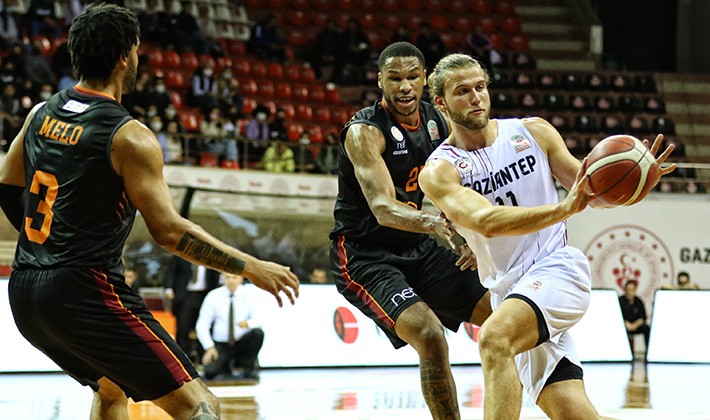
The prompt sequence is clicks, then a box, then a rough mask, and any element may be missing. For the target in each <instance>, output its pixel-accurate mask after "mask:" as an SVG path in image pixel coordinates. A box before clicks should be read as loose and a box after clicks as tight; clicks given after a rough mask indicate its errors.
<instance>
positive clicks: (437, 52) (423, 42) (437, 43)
mask: <svg viewBox="0 0 710 420" xmlns="http://www.w3.org/2000/svg"><path fill="white" fill-rule="evenodd" d="M415 45H416V46H417V48H419V50H420V51H421V52H422V54H423V55H424V61H425V62H426V63H428V64H427V72H429V71H431V70H432V69H433V68H434V66H435V65H436V63H438V62H439V60H441V58H442V57H444V56H445V55H446V44H444V40H443V39H442V38H441V35H439V34H438V33H437V32H435V31H432V30H431V25H430V24H429V22H426V21H424V22H422V23H421V24H420V25H419V33H418V34H417V39H416V43H415ZM370 105H372V104H370ZM368 106H369V105H368Z"/></svg>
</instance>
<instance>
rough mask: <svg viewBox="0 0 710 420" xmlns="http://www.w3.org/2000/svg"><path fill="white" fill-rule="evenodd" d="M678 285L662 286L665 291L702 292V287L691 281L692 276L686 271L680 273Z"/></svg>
mask: <svg viewBox="0 0 710 420" xmlns="http://www.w3.org/2000/svg"><path fill="white" fill-rule="evenodd" d="M677 280H678V284H664V285H663V286H661V289H663V290H700V286H698V284H697V283H693V282H691V281H690V274H688V272H686V271H681V272H679V273H678V277H677Z"/></svg>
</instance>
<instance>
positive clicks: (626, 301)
mask: <svg viewBox="0 0 710 420" xmlns="http://www.w3.org/2000/svg"><path fill="white" fill-rule="evenodd" d="M637 287H638V283H637V282H636V280H628V281H627V282H626V283H625V284H624V294H623V295H621V296H619V305H620V306H621V315H622V316H623V318H624V325H625V326H626V333H627V334H628V336H629V343H630V344H631V343H633V336H634V335H636V334H643V339H644V342H645V343H646V350H648V338H649V335H650V333H651V329H650V328H649V326H648V324H646V306H645V304H644V302H643V300H641V298H640V297H638V296H637V295H636V289H637ZM632 350H633V348H632ZM644 359H645V357H644Z"/></svg>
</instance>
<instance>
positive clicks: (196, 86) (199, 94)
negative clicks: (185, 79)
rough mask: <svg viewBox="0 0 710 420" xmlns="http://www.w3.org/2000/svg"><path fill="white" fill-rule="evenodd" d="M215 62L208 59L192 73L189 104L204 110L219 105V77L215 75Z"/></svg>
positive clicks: (188, 96) (188, 97) (188, 95)
mask: <svg viewBox="0 0 710 420" xmlns="http://www.w3.org/2000/svg"><path fill="white" fill-rule="evenodd" d="M212 66H213V64H212V63H211V62H210V61H207V62H206V63H205V65H204V66H203V67H200V68H198V69H197V71H195V73H194V74H193V75H192V83H191V85H190V89H189V90H188V92H187V98H186V99H187V104H188V105H190V106H196V107H199V108H200V109H203V110H209V109H210V108H213V107H215V106H219V99H218V97H217V87H218V83H217V79H216V78H215V77H214V69H213V68H212Z"/></svg>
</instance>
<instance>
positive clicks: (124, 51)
mask: <svg viewBox="0 0 710 420" xmlns="http://www.w3.org/2000/svg"><path fill="white" fill-rule="evenodd" d="M139 33H140V31H139V25H138V20H137V19H136V16H135V15H134V14H133V12H131V11H130V10H128V9H126V8H124V7H120V6H116V5H115V4H110V3H101V4H98V5H96V6H91V7H89V8H87V9H86V11H84V12H83V13H81V14H80V15H79V16H77V17H76V18H75V19H74V22H72V25H71V28H69V42H68V45H69V53H70V54H71V64H72V67H73V68H74V73H75V74H76V77H77V78H78V79H79V80H100V81H107V80H108V79H109V78H110V76H111V72H112V71H113V69H114V67H116V62H117V61H118V60H119V58H121V57H127V56H128V54H129V52H130V51H131V48H132V47H133V46H134V45H136V44H137V43H138V39H139Z"/></svg>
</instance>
